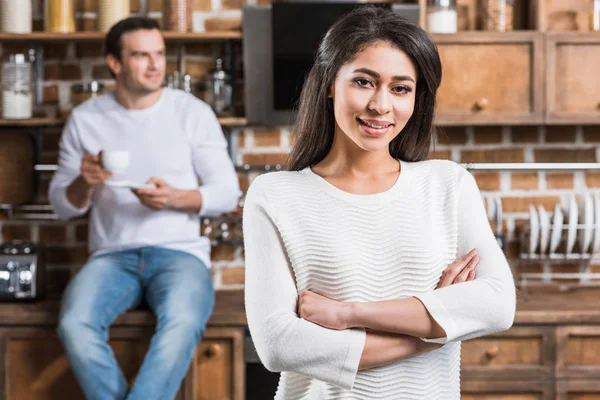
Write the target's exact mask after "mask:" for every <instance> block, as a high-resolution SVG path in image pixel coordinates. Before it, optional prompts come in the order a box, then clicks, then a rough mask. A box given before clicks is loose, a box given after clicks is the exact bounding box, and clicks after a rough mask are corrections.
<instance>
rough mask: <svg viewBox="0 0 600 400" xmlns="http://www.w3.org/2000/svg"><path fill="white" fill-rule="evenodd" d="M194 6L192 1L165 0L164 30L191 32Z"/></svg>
mask: <svg viewBox="0 0 600 400" xmlns="http://www.w3.org/2000/svg"><path fill="white" fill-rule="evenodd" d="M192 6H193V5H192V0H164V1H163V26H164V29H165V30H167V31H174V32H191V31H192Z"/></svg>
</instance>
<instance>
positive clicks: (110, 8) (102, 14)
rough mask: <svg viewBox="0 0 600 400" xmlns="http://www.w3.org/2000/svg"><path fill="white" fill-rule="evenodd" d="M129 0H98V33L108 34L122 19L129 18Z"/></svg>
mask: <svg viewBox="0 0 600 400" xmlns="http://www.w3.org/2000/svg"><path fill="white" fill-rule="evenodd" d="M130 13H131V5H130V2H129V0H98V31H100V32H108V31H109V30H110V28H112V26H113V25H114V24H116V23H117V22H119V21H120V20H122V19H125V18H127V17H129V14H130Z"/></svg>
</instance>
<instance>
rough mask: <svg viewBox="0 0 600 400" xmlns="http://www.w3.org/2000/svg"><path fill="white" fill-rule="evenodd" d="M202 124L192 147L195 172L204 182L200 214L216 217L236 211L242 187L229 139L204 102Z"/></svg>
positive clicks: (200, 189) (201, 190)
mask: <svg viewBox="0 0 600 400" xmlns="http://www.w3.org/2000/svg"><path fill="white" fill-rule="evenodd" d="M201 115H202V116H203V120H202V124H201V125H200V126H199V127H198V129H197V132H196V135H195V136H194V139H193V140H194V143H193V146H192V152H193V155H192V157H193V162H194V169H195V171H196V174H197V175H198V177H199V178H200V180H201V181H202V185H201V186H200V187H199V189H198V190H199V191H200V194H201V195H202V208H201V209H200V215H201V216H209V217H210V216H216V215H220V214H222V213H225V212H230V211H233V210H235V208H236V207H237V205H238V200H239V198H240V195H241V192H240V186H239V181H238V177H237V174H236V172H235V168H234V166H233V163H232V161H231V158H229V153H228V152H227V142H226V141H225V137H224V136H223V130H222V129H221V125H220V124H219V121H218V119H217V117H216V115H215V113H214V112H213V111H212V109H211V108H210V107H209V106H208V105H206V104H202V109H201Z"/></svg>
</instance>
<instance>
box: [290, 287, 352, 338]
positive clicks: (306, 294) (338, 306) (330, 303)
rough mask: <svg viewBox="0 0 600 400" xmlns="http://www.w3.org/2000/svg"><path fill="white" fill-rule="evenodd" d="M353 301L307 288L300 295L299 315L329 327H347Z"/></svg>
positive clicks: (339, 328) (341, 328) (337, 328)
mask: <svg viewBox="0 0 600 400" xmlns="http://www.w3.org/2000/svg"><path fill="white" fill-rule="evenodd" d="M350 307H352V303H343V302H341V301H336V300H331V299H330V298H327V297H325V296H321V295H320V294H317V293H314V292H311V291H310V290H305V291H303V292H300V295H299V297H298V316H299V317H300V318H304V319H305V320H307V321H310V322H314V323H315V324H318V325H321V326H324V327H325V328H329V329H336V330H343V329H347V328H348V325H347V320H348V318H347V316H348V313H349V308H350Z"/></svg>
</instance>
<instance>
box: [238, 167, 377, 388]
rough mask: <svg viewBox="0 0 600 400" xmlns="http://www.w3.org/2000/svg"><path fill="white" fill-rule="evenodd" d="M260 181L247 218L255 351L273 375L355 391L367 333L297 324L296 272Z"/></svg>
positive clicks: (249, 202)
mask: <svg viewBox="0 0 600 400" xmlns="http://www.w3.org/2000/svg"><path fill="white" fill-rule="evenodd" d="M261 178H262V177H258V178H257V179H255V181H254V182H253V184H252V186H251V187H250V189H249V190H248V194H247V196H246V202H245V205H244V216H243V229H244V245H245V254H246V256H245V258H246V285H245V291H246V294H245V296H246V315H247V318H248V326H249V329H250V333H251V335H252V340H253V342H254V345H255V347H256V351H257V353H258V355H259V357H260V359H261V361H262V363H263V364H264V365H265V367H266V368H267V369H268V370H270V371H273V372H280V371H291V372H297V373H300V374H303V375H306V376H309V377H312V378H315V379H318V380H321V381H324V382H328V383H331V384H333V385H337V386H340V387H342V388H345V389H351V388H352V386H353V385H354V380H355V378H356V374H357V371H358V365H359V362H360V358H361V355H362V351H363V347H364V343H365V337H366V333H365V331H364V330H363V329H348V330H340V331H337V330H331V329H327V328H324V327H321V326H319V325H316V324H314V323H312V322H308V321H306V320H304V319H301V318H298V315H297V312H296V310H297V301H298V291H297V288H296V284H295V279H294V275H293V271H292V268H291V266H290V263H289V261H288V258H287V255H286V253H285V250H284V245H283V243H282V239H281V236H280V234H279V231H278V229H277V227H276V218H275V217H274V215H273V209H272V208H270V207H269V202H268V199H267V194H266V192H265V190H264V188H263V187H262V184H263V182H261Z"/></svg>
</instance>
